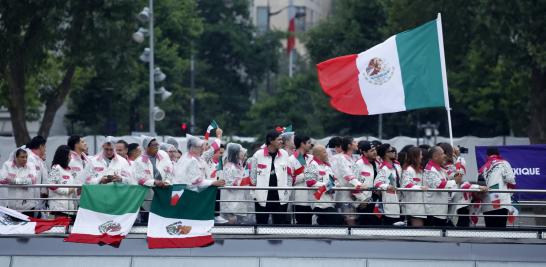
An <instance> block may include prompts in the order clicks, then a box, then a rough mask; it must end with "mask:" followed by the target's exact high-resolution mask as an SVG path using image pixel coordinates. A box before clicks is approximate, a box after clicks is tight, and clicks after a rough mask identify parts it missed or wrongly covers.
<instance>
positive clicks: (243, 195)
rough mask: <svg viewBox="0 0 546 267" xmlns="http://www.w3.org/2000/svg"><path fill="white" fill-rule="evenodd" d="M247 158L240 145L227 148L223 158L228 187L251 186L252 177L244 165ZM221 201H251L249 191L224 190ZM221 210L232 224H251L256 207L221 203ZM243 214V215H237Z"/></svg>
mask: <svg viewBox="0 0 546 267" xmlns="http://www.w3.org/2000/svg"><path fill="white" fill-rule="evenodd" d="M245 158H246V149H244V148H243V147H242V146H241V145H240V144H235V143H229V144H227V146H226V151H225V155H224V157H223V162H224V163H225V164H224V169H223V171H224V178H225V181H226V185H228V186H250V176H249V173H248V172H245V168H244V166H243V163H244V161H245ZM220 199H221V200H235V201H237V200H239V201H245V200H246V201H248V200H251V199H252V198H251V196H250V191H249V190H232V189H227V190H223V191H222V194H221V198H220ZM220 210H221V211H222V215H223V217H224V218H227V220H228V221H229V223H230V224H236V223H250V222H251V219H250V218H251V217H252V216H251V214H249V213H248V212H253V211H254V205H252V203H250V202H221V203H220ZM237 212H241V213H237Z"/></svg>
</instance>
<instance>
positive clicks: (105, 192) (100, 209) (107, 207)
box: [64, 184, 149, 246]
mask: <svg viewBox="0 0 546 267" xmlns="http://www.w3.org/2000/svg"><path fill="white" fill-rule="evenodd" d="M148 190H149V188H147V187H144V186H138V185H125V184H107V185H84V186H83V187H82V196H81V199H80V207H79V208H78V213H77V214H76V222H75V223H74V227H72V231H71V233H70V235H69V236H68V237H67V238H66V239H65V240H64V241H65V242H76V243H91V244H101V245H102V244H107V245H112V246H119V244H120V243H121V240H123V238H125V236H126V235H127V234H128V233H129V231H130V230H131V227H132V226H133V223H134V222H135V220H136V218H137V216H138V211H139V209H140V206H141V205H142V202H143V201H144V197H145V196H146V193H147V192H148Z"/></svg>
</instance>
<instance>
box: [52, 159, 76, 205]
mask: <svg viewBox="0 0 546 267" xmlns="http://www.w3.org/2000/svg"><path fill="white" fill-rule="evenodd" d="M48 183H49V184H66V185H70V184H78V181H76V180H75V179H74V176H73V174H72V171H71V170H70V169H64V168H63V167H61V166H60V165H53V166H52V167H51V170H50V171H49V179H48ZM71 189H72V188H66V187H50V188H49V198H66V199H67V198H75V197H77V194H76V192H75V191H76V190H75V189H74V193H70V191H71ZM48 203H49V208H50V209H51V210H56V211H59V210H73V209H76V202H75V201H74V200H48Z"/></svg>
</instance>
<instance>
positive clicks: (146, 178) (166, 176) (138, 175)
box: [133, 150, 174, 187]
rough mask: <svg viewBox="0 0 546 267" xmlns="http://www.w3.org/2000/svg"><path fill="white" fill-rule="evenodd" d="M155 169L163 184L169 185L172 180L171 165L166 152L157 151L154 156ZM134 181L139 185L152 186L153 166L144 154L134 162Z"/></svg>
mask: <svg viewBox="0 0 546 267" xmlns="http://www.w3.org/2000/svg"><path fill="white" fill-rule="evenodd" d="M155 158H156V168H157V170H158V171H159V174H161V178H162V181H163V182H167V183H171V184H172V182H171V181H172V179H173V174H174V172H173V163H172V161H171V159H170V158H169V155H168V154H167V152H165V151H162V150H159V151H157V154H156V157H155ZM133 164H134V169H133V170H134V179H135V181H136V182H137V183H138V184H139V185H144V186H150V187H153V186H154V182H155V180H154V166H153V165H152V161H151V160H150V157H149V156H148V155H147V154H146V153H144V154H142V155H141V156H140V157H138V158H137V159H136V160H135V161H134V162H133Z"/></svg>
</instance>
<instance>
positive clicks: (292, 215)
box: [0, 184, 546, 228]
mask: <svg viewBox="0 0 546 267" xmlns="http://www.w3.org/2000/svg"><path fill="white" fill-rule="evenodd" d="M44 187H46V188H48V187H57V188H81V187H82V186H81V185H59V184H33V185H6V184H0V188H7V189H8V190H7V191H8V192H9V189H10V188H44ZM219 190H221V191H224V190H245V191H248V190H251V191H254V190H289V191H316V190H317V188H310V187H250V186H248V187H241V186H225V187H220V188H219ZM334 190H335V191H354V188H353V187H336V188H334ZM360 191H363V192H364V191H373V192H381V191H386V190H385V189H380V188H367V189H361V190H360ZM396 191H397V192H411V193H416V192H448V193H454V192H464V193H483V192H482V191H480V190H479V189H428V190H420V189H411V188H398V189H396ZM487 193H527V194H546V190H540V189H510V190H498V189H492V190H489V191H488V192H487ZM221 194H222V192H221ZM78 199H79V198H75V197H73V198H41V197H33V198H9V197H0V202H3V201H4V202H7V201H10V200H15V201H19V200H37V201H39V200H60V201H77V200H78ZM145 201H148V202H149V201H151V199H145ZM217 201H218V202H220V203H248V204H251V203H255V204H257V203H259V202H258V201H256V200H254V199H241V200H222V199H220V200H217ZM264 202H266V203H283V204H289V205H290V204H291V205H294V204H309V205H311V206H313V204H314V203H317V201H313V200H307V201H299V200H292V199H289V200H286V201H282V200H269V201H264ZM320 203H321V204H332V206H336V205H339V204H353V205H352V206H353V207H354V206H355V205H356V204H363V203H365V202H362V201H357V200H352V201H338V200H332V201H320ZM375 204H378V205H384V204H391V205H392V204H394V205H400V207H403V206H404V205H430V206H435V205H443V206H446V205H465V206H470V205H475V204H478V203H468V202H448V203H441V202H427V201H422V202H419V201H417V202H416V201H404V198H401V200H400V201H399V202H387V201H370V202H369V203H367V205H375ZM493 204H496V203H479V205H493ZM511 206H514V207H517V208H524V207H531V208H532V207H546V201H519V202H517V203H513V204H512V205H511ZM502 207H507V206H506V205H504V204H503V205H502ZM18 211H20V212H65V213H75V212H76V211H77V210H52V209H32V210H18ZM141 212H142V213H147V212H148V211H146V210H143V211H141ZM216 212H217V213H219V214H234V215H258V214H285V215H287V216H290V220H289V221H290V222H291V224H295V223H296V222H295V215H299V214H312V215H317V216H318V215H332V214H336V215H350V216H361V215H375V216H379V215H380V216H387V217H389V216H395V217H399V218H400V220H401V221H406V219H407V218H405V217H408V216H422V217H426V216H435V217H446V218H450V217H469V216H472V217H479V218H484V217H506V215H487V214H483V213H480V214H456V213H445V214H437V213H427V214H416V213H405V212H403V209H402V208H401V210H400V213H385V212H380V213H377V212H357V211H354V212H343V211H339V210H337V211H336V212H335V213H334V212H320V211H311V212H302V211H294V210H293V209H288V210H287V211H286V212H284V211H281V212H277V211H261V212H260V211H254V208H253V207H250V209H249V210H247V211H240V210H238V211H233V210H222V209H221V210H217V211H216ZM511 216H514V217H515V218H517V219H523V218H528V219H542V218H546V214H532V213H526V214H525V213H524V214H522V213H521V212H520V213H519V214H513V215H511ZM518 226H520V227H530V226H532V227H539V228H546V225H542V224H537V223H536V222H535V224H534V225H533V224H514V225H512V226H511V227H512V228H514V227H518Z"/></svg>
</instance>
